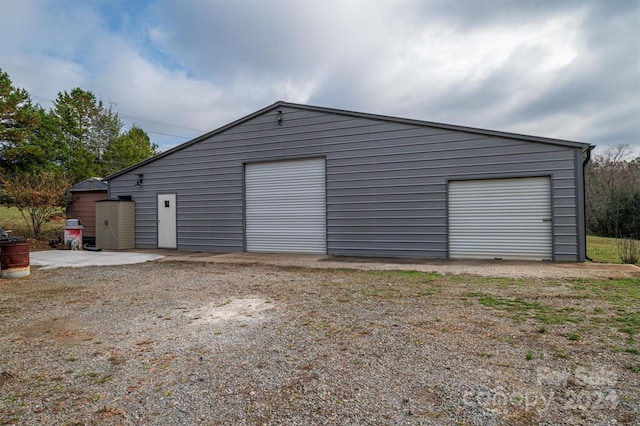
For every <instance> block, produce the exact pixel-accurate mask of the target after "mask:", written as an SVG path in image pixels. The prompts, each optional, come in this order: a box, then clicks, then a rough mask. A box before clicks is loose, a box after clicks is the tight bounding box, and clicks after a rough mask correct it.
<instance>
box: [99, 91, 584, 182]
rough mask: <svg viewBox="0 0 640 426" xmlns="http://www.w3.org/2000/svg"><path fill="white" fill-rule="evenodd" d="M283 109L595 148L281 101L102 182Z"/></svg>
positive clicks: (117, 173)
mask: <svg viewBox="0 0 640 426" xmlns="http://www.w3.org/2000/svg"><path fill="white" fill-rule="evenodd" d="M283 107H289V108H297V109H300V110H307V111H317V112H322V113H325V114H336V115H343V116H351V117H360V118H367V119H370V120H378V121H388V122H395V123H404V124H410V125H414V126H421V127H431V128H437V129H446V130H452V131H456V132H466V133H475V134H481V135H487V136H496V137H501V138H509V139H518V140H524V141H529V142H538V143H546V144H552V145H560V146H567V147H571V148H581V149H582V151H583V152H584V151H588V150H591V149H593V148H594V147H595V146H594V145H591V144H588V143H584V142H576V141H569V140H563V139H553V138H545V137H539V136H530V135H522V134H518V133H509V132H501V131H497V130H487V129H479V128H475V127H466V126H458V125H453V124H444V123H435V122H431V121H423V120H414V119H409V118H400V117H393V116H387V115H380V114H370V113H364V112H356V111H348V110H342V109H336V108H326V107H319V106H312V105H304V104H296V103H291V102H284V101H278V102H275V103H274V104H272V105H269V106H267V107H265V108H262V109H260V110H258V111H256V112H254V113H252V114H249V115H247V116H245V117H242V118H240V119H238V120H236V121H233V122H231V123H229V124H227V125H224V126H222V127H219V128H218V129H216V130H213V131H211V132H208V133H205V134H203V135H201V136H198V137H196V138H194V139H192V140H190V141H187V142H185V143H183V144H180V145H178V146H176V147H174V148H171V149H169V150H167V151H165V152H162V153H160V154H158V155H156V156H154V157H151V158H148V159H146V160H144V161H141V162H140V163H137V164H134V165H132V166H129V167H127V168H125V169H122V170H120V171H118V172H116V173H113V174H111V175H109V176H107V177H105V178H103V180H104V181H108V180H111V179H113V178H116V177H118V176H120V175H123V174H125V173H128V172H130V171H132V170H135V169H137V168H138V167H141V166H144V165H146V164H149V163H151V162H153V161H156V160H158V159H160V158H163V157H166V156H168V155H171V154H172V153H174V152H176V151H179V150H181V149H184V148H186V147H188V146H191V145H194V144H196V143H198V142H200V141H202V140H204V139H207V138H209V137H211V136H215V135H216V134H219V133H222V132H224V131H226V130H228V129H230V128H232V127H235V126H237V125H240V124H242V123H244V122H246V121H249V120H251V119H253V118H255V117H257V116H260V115H262V114H264V113H266V112H269V111H272V110H276V109H278V108H283Z"/></svg>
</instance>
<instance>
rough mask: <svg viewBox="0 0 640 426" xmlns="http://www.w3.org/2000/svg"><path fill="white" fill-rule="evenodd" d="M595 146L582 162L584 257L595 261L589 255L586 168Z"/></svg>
mask: <svg viewBox="0 0 640 426" xmlns="http://www.w3.org/2000/svg"><path fill="white" fill-rule="evenodd" d="M594 148H595V145H590V146H589V148H587V156H586V157H585V159H584V161H583V162H582V199H583V200H584V201H583V204H584V205H583V208H584V211H583V212H582V214H583V215H584V258H585V259H586V260H588V261H590V262H593V259H592V258H590V257H589V254H588V253H587V180H586V173H585V170H586V169H587V164H589V161H591V150H592V149H594Z"/></svg>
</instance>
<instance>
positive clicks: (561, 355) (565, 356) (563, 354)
mask: <svg viewBox="0 0 640 426" xmlns="http://www.w3.org/2000/svg"><path fill="white" fill-rule="evenodd" d="M554 355H555V356H556V358H561V359H569V355H568V354H567V353H566V352H565V351H563V350H562V349H561V348H557V349H556V352H555V353H554Z"/></svg>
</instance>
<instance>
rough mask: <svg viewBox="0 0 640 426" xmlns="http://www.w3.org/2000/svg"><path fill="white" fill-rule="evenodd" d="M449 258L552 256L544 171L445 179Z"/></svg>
mask: <svg viewBox="0 0 640 426" xmlns="http://www.w3.org/2000/svg"><path fill="white" fill-rule="evenodd" d="M448 205H449V256H450V257H451V258H453V259H474V258H475V259H494V258H498V259H511V260H514V259H527V260H552V256H553V254H552V235H551V190H550V182H549V178H547V177H536V178H524V179H491V180H471V181H458V182H450V183H449V198H448Z"/></svg>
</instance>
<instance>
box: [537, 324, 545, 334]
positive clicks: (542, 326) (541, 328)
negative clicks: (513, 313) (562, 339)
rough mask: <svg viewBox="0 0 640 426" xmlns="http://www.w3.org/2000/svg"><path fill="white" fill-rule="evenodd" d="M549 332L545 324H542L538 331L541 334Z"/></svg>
mask: <svg viewBox="0 0 640 426" xmlns="http://www.w3.org/2000/svg"><path fill="white" fill-rule="evenodd" d="M546 332H547V327H546V326H544V325H541V326H540V328H538V333H540V334H544V333H546Z"/></svg>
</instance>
